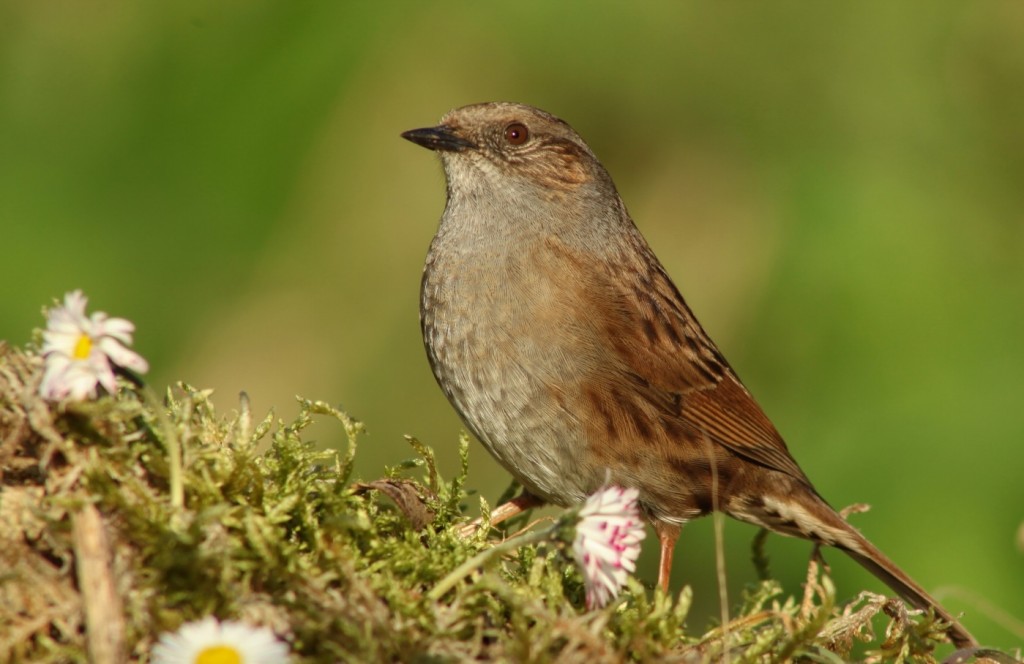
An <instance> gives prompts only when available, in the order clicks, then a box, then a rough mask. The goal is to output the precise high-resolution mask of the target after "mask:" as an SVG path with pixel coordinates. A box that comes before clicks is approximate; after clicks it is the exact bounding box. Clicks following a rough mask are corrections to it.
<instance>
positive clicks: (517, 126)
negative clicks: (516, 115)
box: [505, 122, 530, 145]
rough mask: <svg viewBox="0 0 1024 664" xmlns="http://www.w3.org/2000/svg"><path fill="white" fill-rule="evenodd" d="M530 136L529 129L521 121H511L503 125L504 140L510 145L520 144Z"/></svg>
mask: <svg viewBox="0 0 1024 664" xmlns="http://www.w3.org/2000/svg"><path fill="white" fill-rule="evenodd" d="M529 138H530V130H529V129H527V128H526V125H524V124H523V123H521V122H513V123H512V124H510V125H509V126H507V127H505V140H506V141H508V142H509V144H510V145H522V144H523V143H525V142H526V141H527V140H529Z"/></svg>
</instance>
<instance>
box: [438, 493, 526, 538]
mask: <svg viewBox="0 0 1024 664" xmlns="http://www.w3.org/2000/svg"><path fill="white" fill-rule="evenodd" d="M543 504H544V501H543V500H541V499H540V498H538V497H536V496H534V495H533V494H532V493H528V492H526V491H523V492H522V493H520V494H519V495H518V496H516V497H515V498H513V499H512V500H510V501H508V502H507V503H505V504H503V505H498V506H497V507H495V508H494V509H493V510H491V522H490V525H492V526H496V525H498V524H499V523H501V522H502V521H504V520H506V519H510V518H512V517H514V516H515V515H517V514H522V513H523V512H525V511H526V510H530V509H533V508H534V507H540V506H541V505H543ZM481 523H483V517H480V518H477V519H473V520H472V521H470V522H469V523H467V524H466V525H464V526H459V529H458V530H457V531H456V532H458V534H459V537H469V536H470V535H472V534H473V533H475V532H476V531H477V529H478V528H479V527H480V524H481Z"/></svg>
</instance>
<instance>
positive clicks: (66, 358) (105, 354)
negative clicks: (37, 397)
mask: <svg viewBox="0 0 1024 664" xmlns="http://www.w3.org/2000/svg"><path fill="white" fill-rule="evenodd" d="M87 302H88V298H86V297H85V296H84V295H83V294H82V291H80V290H76V291H72V292H70V293H67V294H65V296H64V305H63V306H58V307H54V308H52V309H50V311H49V312H47V317H46V330H45V331H44V332H43V348H42V353H43V356H44V358H45V360H46V369H45V373H44V374H43V380H42V382H41V383H40V386H39V392H40V394H42V395H43V396H44V397H45V398H47V399H51V400H58V399H64V398H69V399H75V400H81V399H86V398H92V397H95V396H96V386H97V384H99V385H102V386H103V388H104V389H106V390H107V392H110V393H111V394H113V393H114V392H116V391H117V380H116V378H115V376H114V370H113V366H112V363H113V364H114V365H118V366H122V367H125V368H127V369H131V370H132V371H136V372H138V373H145V372H146V371H148V370H149V364H148V363H147V362H146V360H145V359H143V358H142V356H141V355H139V354H138V353H135V352H134V351H132V350H129V349H128V348H127V346H128V345H130V344H131V342H132V333H133V332H134V331H135V326H134V325H133V324H132V323H131V321H128V320H125V319H124V318H110V317H108V316H107V314H105V313H103V312H102V311H99V312H96V313H94V314H93V315H92V317H91V318H90V317H87V316H86V315H85V306H86V303H87Z"/></svg>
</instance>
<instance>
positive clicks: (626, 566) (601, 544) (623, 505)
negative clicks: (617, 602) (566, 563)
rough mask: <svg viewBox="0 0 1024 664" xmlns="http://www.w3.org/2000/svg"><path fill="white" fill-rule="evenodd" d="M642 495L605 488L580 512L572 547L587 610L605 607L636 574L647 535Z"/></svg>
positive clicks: (635, 491) (632, 491)
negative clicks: (637, 561) (583, 586)
mask: <svg viewBox="0 0 1024 664" xmlns="http://www.w3.org/2000/svg"><path fill="white" fill-rule="evenodd" d="M639 495H640V493H639V492H638V491H637V490H636V489H623V488H622V487H617V486H611V487H605V488H603V489H601V490H600V491H598V492H597V493H595V494H594V495H592V496H591V497H590V498H588V499H587V502H586V503H584V505H583V507H582V508H581V509H580V512H579V515H580V521H579V523H578V524H576V540H575V541H574V542H573V547H572V548H573V553H574V554H575V557H576V561H577V562H578V563H579V565H580V567H581V568H582V570H583V581H584V585H585V586H586V589H587V608H588V609H594V608H599V607H602V606H604V605H606V604H607V603H608V602H609V601H611V600H612V598H614V597H615V596H616V595H618V594H619V590H621V589H622V586H624V585H625V584H626V579H627V578H629V575H630V574H632V573H633V572H635V571H636V559H637V556H639V555H640V543H641V542H642V541H643V539H644V537H646V536H647V532H646V531H645V530H644V523H643V520H642V519H641V518H640V508H639V506H638V505H637V498H638V497H639Z"/></svg>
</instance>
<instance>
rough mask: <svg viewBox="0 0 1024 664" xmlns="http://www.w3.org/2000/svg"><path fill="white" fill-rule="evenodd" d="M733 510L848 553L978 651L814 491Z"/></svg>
mask: <svg viewBox="0 0 1024 664" xmlns="http://www.w3.org/2000/svg"><path fill="white" fill-rule="evenodd" d="M730 507H733V508H734V509H730V510H729V511H730V513H732V514H733V515H734V516H736V517H737V518H739V519H742V520H744V521H749V522H751V523H755V524H757V525H760V526H762V527H764V528H768V529H769V530H773V531H775V532H778V533H781V534H783V535H790V536H795V537H800V538H803V539H809V540H811V541H814V542H818V543H820V544H825V545H828V546H833V547H836V548H838V549H841V550H843V551H845V552H846V553H847V554H848V555H849V556H850V557H851V558H853V559H854V560H856V561H857V562H858V563H859V564H860V565H861V566H862V567H864V569H866V570H868V571H869V572H871V573H872V574H874V575H875V576H876V577H877V578H878V579H879V580H880V581H882V582H883V583H885V584H886V585H887V586H889V587H890V588H892V589H893V590H894V591H895V592H897V593H898V594H899V595H900V596H901V597H902V598H903V599H905V600H906V601H907V602H909V603H910V604H912V605H914V606H915V607H917V608H919V609H923V610H926V611H927V610H929V609H931V610H933V611H934V612H935V615H936V616H938V617H939V618H940V619H942V621H943V622H947V623H949V629H948V630H947V633H948V634H949V637H950V639H951V640H952V641H953V643H954V644H956V645H957V647H959V648H970V647H976V646H977V645H978V642H977V640H975V638H974V637H973V636H971V634H970V632H968V631H967V630H966V629H964V627H963V625H961V624H960V622H959V621H958V620H957V619H956V618H954V617H953V615H952V614H950V613H949V611H947V610H946V609H945V608H943V606H942V605H941V604H939V602H938V601H937V600H936V599H935V598H934V597H932V596H931V595H929V594H928V592H927V591H926V590H925V589H924V588H922V587H921V586H919V585H918V584H917V582H915V581H914V580H913V579H911V578H910V577H909V576H907V574H906V573H905V572H904V571H903V570H901V569H900V568H899V567H897V566H896V563H894V562H893V561H891V560H890V559H889V558H888V557H887V556H886V555H885V554H884V553H882V552H881V551H879V550H878V548H876V547H875V545H873V544H872V543H871V542H869V541H868V540H867V538H865V537H864V536H863V535H861V534H860V532H858V531H857V529H856V528H854V527H853V526H851V525H850V524H849V523H847V522H846V520H845V519H843V518H842V517H841V516H839V514H838V513H836V511H835V510H834V509H832V507H831V506H829V504H828V503H826V502H825V500H824V499H822V498H821V497H820V496H818V495H817V493H815V492H814V491H813V489H811V490H810V491H801V490H797V491H793V492H790V493H788V494H786V495H785V496H784V497H782V496H771V495H762V496H761V497H760V500H759V501H757V503H756V507H755V505H752V504H751V503H750V502H746V503H745V504H743V505H737V504H735V503H734V504H733V505H731V506H730Z"/></svg>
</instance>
